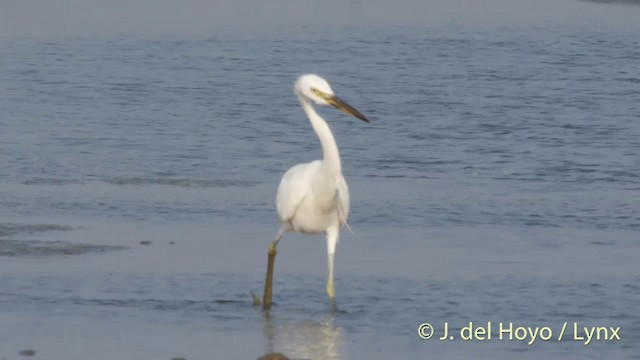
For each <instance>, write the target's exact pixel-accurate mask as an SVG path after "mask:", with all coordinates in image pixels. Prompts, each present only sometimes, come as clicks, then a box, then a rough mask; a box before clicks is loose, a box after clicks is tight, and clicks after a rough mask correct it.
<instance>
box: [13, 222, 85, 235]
mask: <svg viewBox="0 0 640 360" xmlns="http://www.w3.org/2000/svg"><path fill="white" fill-rule="evenodd" d="M72 229H73V227H71V226H66V225H52V224H13V223H5V224H0V238H2V237H7V236H12V235H16V234H22V233H24V234H33V233H37V232H44V231H68V230H72Z"/></svg>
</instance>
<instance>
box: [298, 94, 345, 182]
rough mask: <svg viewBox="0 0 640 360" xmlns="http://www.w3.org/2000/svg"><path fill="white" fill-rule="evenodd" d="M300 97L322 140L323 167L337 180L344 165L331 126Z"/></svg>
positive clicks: (301, 103)
mask: <svg viewBox="0 0 640 360" xmlns="http://www.w3.org/2000/svg"><path fill="white" fill-rule="evenodd" d="M296 95H298V99H299V100H300V105H302V109H303V110H304V112H305V113H306V114H307V116H308V117H309V121H310V122H311V126H313V130H315V132H316V134H317V135H318V138H319V139H320V144H321V145H322V153H323V156H324V160H323V162H322V165H323V166H324V167H325V168H326V169H327V170H328V171H329V173H330V174H331V175H332V176H333V177H335V178H337V177H338V175H340V174H341V173H342V165H341V163H340V153H339V152H338V145H337V144H336V140H335V139H334V137H333V134H331V130H330V129H329V124H327V122H326V121H324V119H322V118H321V117H320V115H318V113H317V112H316V109H314V108H313V105H311V102H310V101H309V100H308V99H306V98H305V97H303V96H300V95H299V94H296Z"/></svg>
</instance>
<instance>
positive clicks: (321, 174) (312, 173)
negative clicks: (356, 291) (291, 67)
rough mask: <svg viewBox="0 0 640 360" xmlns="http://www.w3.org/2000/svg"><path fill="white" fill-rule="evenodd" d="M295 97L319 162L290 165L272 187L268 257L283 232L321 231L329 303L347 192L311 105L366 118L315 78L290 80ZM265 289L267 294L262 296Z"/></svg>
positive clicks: (332, 146) (334, 150)
mask: <svg viewBox="0 0 640 360" xmlns="http://www.w3.org/2000/svg"><path fill="white" fill-rule="evenodd" d="M294 90H295V94H296V95H297V97H298V99H299V101H300V105H301V106H302V109H303V110H304V112H305V113H306V114H307V116H308V117H309V121H310V122H311V126H312V127H313V129H314V131H315V132H316V134H317V135H318V139H319V140H320V144H321V146H322V152H323V159H322V160H316V161H312V162H309V163H303V164H298V165H295V166H293V167H291V168H290V169H289V170H287V172H286V173H285V174H284V175H283V177H282V180H281V181H280V186H279V187H278V194H277V196H276V206H277V209H278V215H279V218H280V229H279V230H278V233H277V234H276V237H275V239H274V241H273V242H272V243H271V246H270V254H273V256H274V257H275V253H276V252H275V250H276V246H277V245H278V242H279V241H280V239H281V237H282V235H284V234H285V233H286V232H288V231H296V232H300V233H304V234H318V233H326V235H327V254H328V263H329V264H328V265H329V277H328V280H327V294H328V295H329V298H330V299H331V300H332V301H333V299H334V298H335V291H334V286H333V258H334V254H335V251H336V245H337V243H338V238H339V232H340V228H341V227H342V226H343V225H345V224H346V223H347V218H348V216H349V189H348V187H347V183H346V181H345V179H344V177H343V176H342V164H341V161H340V153H339V151H338V146H337V145H336V142H335V139H334V137H333V134H332V133H331V129H330V128H329V125H328V124H327V122H326V121H324V119H322V117H320V115H318V113H317V112H316V111H315V109H314V107H313V105H312V103H315V104H318V105H331V106H334V107H336V108H338V109H340V110H342V111H344V112H345V113H347V114H350V115H353V116H355V117H357V118H359V119H361V120H363V121H365V122H369V121H368V120H367V118H366V117H365V116H364V115H362V114H361V113H360V112H358V111H357V110H355V109H354V108H352V107H351V106H349V105H348V104H347V103H345V102H344V101H342V100H341V99H340V98H338V97H337V96H335V94H334V93H333V90H332V89H331V87H330V86H329V84H328V83H327V81H326V80H324V79H323V78H321V77H319V76H317V75H303V76H301V77H300V78H299V79H298V81H296V84H295V87H294ZM270 271H271V274H272V271H273V269H272V268H271V267H269V268H268V269H267V282H266V283H265V299H264V304H265V307H266V306H267V304H270V302H271V299H270V296H271V284H270V277H269V272H270ZM267 288H268V289H269V293H268V294H269V295H268V296H267Z"/></svg>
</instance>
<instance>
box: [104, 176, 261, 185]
mask: <svg viewBox="0 0 640 360" xmlns="http://www.w3.org/2000/svg"><path fill="white" fill-rule="evenodd" d="M104 181H105V182H107V183H109V184H113V185H170V186H181V187H232V186H240V187H250V186H254V185H257V184H258V183H257V182H253V181H243V180H222V179H215V180H205V179H189V178H151V177H131V178H127V177H119V178H109V179H105V180H104Z"/></svg>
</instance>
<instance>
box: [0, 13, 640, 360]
mask: <svg viewBox="0 0 640 360" xmlns="http://www.w3.org/2000/svg"><path fill="white" fill-rule="evenodd" d="M630 11H631V10H630ZM633 11H636V10H633ZM638 34H640V25H638V26H629V25H628V24H626V25H625V26H621V25H618V24H616V23H615V22H612V23H607V24H598V26H593V25H592V24H584V23H568V24H561V23H551V24H548V25H540V24H538V25H531V24H521V25H510V26H499V25H495V26H490V25H484V26H481V27H477V26H476V27H474V26H463V25H460V24H455V23H452V24H448V25H439V26H434V27H429V26H424V27H391V26H379V27H376V26H372V27H364V28H363V27H339V28H329V27H326V28H325V27H321V26H314V27H293V28H277V27H275V28H270V29H269V30H268V31H262V32H244V33H235V32H222V33H219V34H213V35H210V36H206V37H197V36H194V37H190V38H180V37H176V36H174V37H171V36H158V37H145V36H138V37H136V36H132V37H91V36H87V37H83V36H77V37H56V38H53V39H44V40H43V39H37V38H9V39H3V40H2V43H1V46H0V126H1V130H0V164H2V165H1V168H0V216H1V218H2V219H3V220H1V221H0V256H1V257H0V358H6V359H15V358H18V357H19V355H18V352H19V351H21V350H23V349H26V348H32V349H35V350H36V352H37V356H38V357H39V358H46V359H87V358H91V359H107V358H115V357H120V358H131V359H132V358H138V359H170V358H172V357H174V356H184V357H185V358H187V359H189V360H191V359H222V358H226V359H254V358H256V357H258V356H260V355H261V354H264V353H266V352H269V351H279V352H283V353H285V354H287V355H289V356H291V357H292V358H313V359H390V358H396V359H416V358H421V357H436V358H451V359H457V358H486V359H512V358H530V359H539V358H562V359H605V358H606V359H623V358H639V355H638V354H640V317H639V315H638V314H639V311H638V310H640V274H639V271H638V270H640V265H638V260H637V259H638V254H639V249H640V248H639V244H638V230H639V228H640V211H639V205H640V195H639V194H640V192H639V190H640V160H639V158H638V150H640V124H639V123H638V114H640V107H639V106H638V99H640V61H638V59H640V36H638ZM305 72H316V73H319V74H321V75H323V76H325V77H326V78H327V79H328V80H329V81H330V83H331V84H332V86H333V89H334V91H335V92H336V93H337V94H338V95H339V96H340V97H342V98H343V99H345V100H347V101H349V102H350V103H351V104H352V105H354V106H355V107H356V108H358V109H359V110H361V111H362V112H363V113H364V114H366V115H368V116H369V117H370V118H371V120H372V123H371V124H370V125H366V124H363V123H361V122H359V121H357V120H355V119H351V118H348V117H346V116H345V115H343V114H341V113H339V112H337V111H335V110H331V109H321V114H322V115H323V116H325V118H327V119H329V121H330V124H331V127H332V129H333V131H334V133H335V136H336V138H337V142H338V144H339V146H340V150H341V154H342V158H343V167H344V173H345V176H346V178H347V180H348V183H349V186H350V190H351V197H352V207H351V208H352V213H351V216H350V220H349V222H350V224H351V226H352V228H353V229H354V233H355V234H351V233H349V232H348V231H347V230H345V231H343V232H342V239H341V242H340V244H339V246H338V253H337V258H336V271H337V274H336V276H337V278H336V292H337V297H338V305H339V308H340V312H338V313H332V312H331V311H330V308H329V305H328V303H327V301H326V296H325V292H324V285H325V280H326V279H325V276H326V250H325V246H326V245H325V243H324V239H323V238H322V237H320V236H318V237H304V236H300V235H294V234H291V235H287V237H285V238H284V239H283V241H282V242H281V245H280V247H279V255H278V260H277V264H276V267H277V270H276V284H275V298H274V300H275V303H276V304H275V306H274V309H273V311H272V312H271V313H270V315H269V316H265V315H264V314H263V313H262V312H261V311H260V310H259V309H255V308H252V307H251V298H250V296H249V292H250V291H255V292H256V293H260V292H261V290H262V281H263V276H264V270H265V265H266V256H265V253H266V248H267V244H268V242H269V241H270V240H271V238H272V237H273V235H274V233H275V230H276V229H277V226H278V225H277V220H276V215H275V206H274V204H273V201H274V195H275V190H276V187H277V183H278V181H279V178H280V176H281V175H282V173H283V172H284V171H285V170H286V169H287V168H288V167H289V166H291V165H293V164H296V163H299V162H305V161H310V160H313V159H316V158H318V157H320V156H321V152H320V150H319V144H318V141H317V139H316V138H315V135H314V134H313V132H312V130H311V127H310V125H309V123H308V121H307V120H306V119H305V117H304V114H303V113H302V111H301V110H300V108H299V105H298V103H297V100H296V99H295V97H294V96H293V92H292V86H293V85H292V84H293V82H294V81H295V79H296V77H297V76H298V75H299V74H301V73H305ZM141 241H151V244H150V245H146V246H145V245H141V244H140V242H141ZM469 321H473V322H474V323H476V324H480V323H483V322H484V323H485V324H486V322H487V321H492V322H494V323H497V322H505V323H506V322H510V321H512V322H514V323H515V324H516V325H520V326H550V327H552V328H553V330H554V335H556V336H557V334H558V332H559V329H560V328H561V325H562V323H563V322H565V321H568V322H570V323H571V322H576V321H577V322H579V323H580V325H581V326H582V325H584V326H607V327H608V326H613V327H617V326H620V327H621V330H620V333H621V336H622V340H621V341H620V342H603V341H599V342H594V343H592V344H590V345H588V346H585V345H583V344H582V343H580V342H576V341H569V340H565V341H561V342H558V341H548V342H543V341H540V340H538V341H537V342H536V343H534V344H533V345H531V346H529V345H527V344H526V343H523V342H520V341H506V340H503V341H498V340H495V334H494V340H492V341H490V342H477V341H476V342H463V341H461V340H459V339H457V340H455V341H450V342H449V341H445V342H441V341H438V340H434V339H432V340H428V341H426V340H421V339H419V338H418V335H417V327H418V325H420V324H421V323H423V322H429V323H432V324H434V325H435V326H436V328H437V329H438V328H440V329H441V327H442V324H443V323H444V322H448V323H449V324H450V326H451V327H452V328H455V329H458V330H459V329H460V328H461V327H462V326H465V325H468V322H469ZM438 331H439V330H438ZM494 332H495V330H494ZM438 335H439V334H438Z"/></svg>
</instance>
